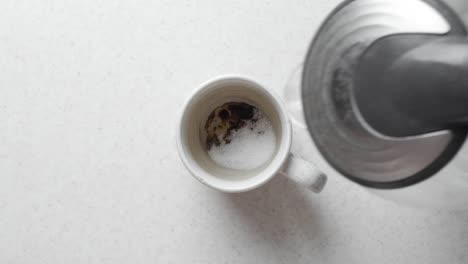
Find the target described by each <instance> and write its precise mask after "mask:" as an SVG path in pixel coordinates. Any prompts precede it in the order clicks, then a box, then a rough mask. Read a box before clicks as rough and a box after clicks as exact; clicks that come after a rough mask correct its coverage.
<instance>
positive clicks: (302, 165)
mask: <svg viewBox="0 0 468 264" xmlns="http://www.w3.org/2000/svg"><path fill="white" fill-rule="evenodd" d="M234 101H235V102H246V103H251V104H254V105H255V106H256V107H258V108H260V109H261V110H262V111H263V112H264V113H265V114H266V115H267V116H268V117H269V119H270V121H271V123H272V126H273V128H274V130H275V134H276V141H277V142H276V151H275V154H274V155H273V157H272V158H271V159H270V161H269V162H267V163H266V164H264V165H263V166H261V167H259V168H256V169H254V170H232V169H226V168H223V167H221V166H219V165H217V164H216V163H215V162H214V161H212V160H211V159H210V157H209V156H208V152H207V149H206V144H204V139H203V136H202V135H203V131H204V127H205V123H206V120H207V119H208V116H209V114H210V113H211V112H212V111H213V110H214V109H215V108H217V107H219V106H221V105H223V104H224V103H228V102H234ZM291 143H292V126H291V122H290V120H289V117H288V114H287V111H286V108H285V107H284V105H283V103H282V102H281V101H280V100H279V99H278V97H276V96H275V95H273V94H272V93H271V92H269V91H267V90H266V89H265V88H264V87H263V86H261V85H259V84H258V83H256V82H254V81H252V80H250V79H248V78H244V77H237V76H225V77H219V78H216V79H214V80H211V81H208V82H207V83H205V84H203V85H201V86H200V87H199V88H198V89H197V90H196V91H195V93H194V94H193V95H192V96H190V98H189V100H188V101H187V102H186V103H185V105H184V106H183V111H182V114H181V117H180V120H179V123H178V135H177V148H178V151H179V155H180V157H181V159H182V161H183V163H184V164H185V166H186V167H187V169H188V170H189V171H190V173H191V174H192V175H193V176H194V177H195V178H196V179H198V180H199V181H200V182H202V183H203V184H205V185H207V186H209V187H212V188H214V189H216V190H219V191H223V192H229V193H238V192H245V191H249V190H252V189H255V188H257V187H260V186H261V185H263V184H265V183H266V182H268V181H269V180H271V179H272V178H273V177H274V176H275V175H278V174H283V175H286V176H288V177H289V178H291V179H292V180H293V181H295V182H296V183H299V184H301V185H303V186H305V187H307V188H309V189H310V190H312V191H314V192H316V193H318V192H320V191H321V190H322V189H323V187H324V186H325V183H326V180H327V178H326V176H325V175H324V174H323V173H321V172H320V171H318V170H317V169H316V168H315V166H314V165H312V164H311V163H309V162H307V161H305V160H302V159H300V158H297V157H294V155H292V154H291V153H290V149H291Z"/></svg>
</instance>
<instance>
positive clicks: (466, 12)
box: [302, 0, 468, 209]
mask: <svg viewBox="0 0 468 264" xmlns="http://www.w3.org/2000/svg"><path fill="white" fill-rule="evenodd" d="M467 28H468V2H466V1H464V0H447V1H445V2H441V1H436V0H351V1H345V2H344V3H343V4H342V5H340V6H339V7H337V8H336V9H335V10H334V11H333V13H332V14H331V15H330V16H329V17H328V19H327V20H326V21H325V22H324V24H323V25H322V27H321V29H320V30H319V32H318V33H317V35H316V37H315V39H314V41H313V43H312V45H311V47H310V49H309V52H308V54H307V57H306V61H305V64H304V68H303V76H302V103H303V108H304V117H305V120H306V123H307V127H308V130H309V132H310V134H311V136H312V138H313V140H314V142H315V145H316V146H317V148H318V149H319V151H320V152H321V154H322V156H323V157H324V158H325V160H326V161H327V162H328V163H329V164H330V165H331V166H332V167H333V168H334V169H336V170H337V171H338V172H339V173H340V174H342V175H343V176H345V177H347V178H349V179H350V180H352V181H355V182H356V183H358V184H361V185H363V186H366V187H369V188H371V189H372V190H373V191H375V192H376V193H378V194H381V195H384V196H386V197H388V198H391V199H393V200H396V201H401V202H404V203H411V204H413V205H424V206H426V205H430V206H434V207H439V208H457V209H468V143H467V135H468V37H467V36H468V34H467Z"/></svg>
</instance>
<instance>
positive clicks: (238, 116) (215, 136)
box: [205, 102, 258, 150]
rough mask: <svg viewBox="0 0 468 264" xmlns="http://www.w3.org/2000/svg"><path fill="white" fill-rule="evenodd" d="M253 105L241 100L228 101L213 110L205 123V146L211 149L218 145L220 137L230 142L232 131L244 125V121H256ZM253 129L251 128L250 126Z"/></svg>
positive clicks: (255, 109)
mask: <svg viewBox="0 0 468 264" xmlns="http://www.w3.org/2000/svg"><path fill="white" fill-rule="evenodd" d="M257 111H258V109H257V108H256V107H255V106H252V105H249V104H247V103H242V102H230V103H226V104H223V105H222V106H220V107H218V108H216V109H215V110H213V112H212V113H211V114H210V116H209V117H208V120H207V121H206V124H205V130H206V133H207V138H206V148H207V149H208V150H210V149H211V147H212V146H213V145H215V146H220V145H221V140H220V139H222V140H223V141H224V142H225V143H226V144H230V143H231V135H232V132H234V131H237V130H239V129H241V128H243V127H245V125H246V121H248V120H250V121H252V123H255V122H257V121H258V119H257V118H256V115H255V114H256V113H257ZM250 129H251V130H253V128H252V127H251V128H250Z"/></svg>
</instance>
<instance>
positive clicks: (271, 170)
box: [176, 74, 292, 193]
mask: <svg viewBox="0 0 468 264" xmlns="http://www.w3.org/2000/svg"><path fill="white" fill-rule="evenodd" d="M235 81H242V82H247V83H249V84H251V85H252V87H254V88H255V89H259V90H261V91H262V92H263V93H265V94H266V95H268V96H269V97H270V98H269V101H271V102H272V105H273V106H274V108H275V110H276V111H277V112H278V115H279V118H280V125H281V130H282V137H281V140H280V142H281V143H280V145H281V146H282V148H280V150H279V151H278V152H277V153H276V154H275V156H274V158H273V160H272V163H271V164H269V165H268V166H267V167H266V168H265V169H264V170H263V171H262V172H260V173H259V174H261V173H265V174H266V175H267V176H265V177H263V178H260V179H259V180H258V181H255V182H253V183H252V184H250V185H247V186H244V187H234V186H229V187H226V186H219V185H215V184H213V183H211V182H209V181H207V180H205V178H204V176H203V175H204V174H206V175H210V174H209V173H208V172H206V171H204V170H200V169H199V168H194V167H193V165H192V164H191V162H190V161H189V159H188V157H187V156H188V155H189V154H188V153H187V146H183V143H182V142H181V141H182V137H183V131H182V127H183V125H184V123H185V122H184V117H185V116H186V115H187V109H188V107H189V106H190V104H191V103H192V101H193V100H194V98H196V96H197V95H198V94H200V93H202V92H203V91H205V90H206V89H209V88H213V87H212V86H213V85H215V84H216V83H219V82H235ZM218 89H222V87H220V88H218ZM176 143H177V150H178V152H179V157H180V159H181V160H182V163H183V164H184V166H185V167H186V168H187V170H188V171H189V172H190V174H191V175H192V176H193V177H194V178H195V179H197V180H198V181H200V182H201V183H203V184H204V185H206V186H208V187H210V188H213V189H216V190H219V191H222V192H226V193H240V192H247V191H250V190H253V189H256V188H258V187H260V186H262V185H264V184H265V183H267V182H268V181H270V180H271V179H272V178H273V177H275V176H276V175H277V174H278V173H279V172H280V170H281V168H282V167H283V165H284V163H285V162H286V160H287V158H288V156H289V153H290V150H291V145H292V124H291V120H290V118H289V115H288V113H287V111H286V107H285V105H284V103H283V102H282V100H281V99H280V98H279V97H278V96H277V95H276V94H275V93H274V92H273V91H269V90H268V89H266V88H265V86H264V85H262V84H260V83H258V82H256V81H254V80H253V79H251V78H249V77H246V76H242V75H237V74H227V75H221V76H218V77H215V78H212V79H209V80H208V81H205V82H203V83H202V84H201V85H199V86H198V87H197V88H196V89H195V90H194V91H193V92H192V93H191V94H190V95H189V97H188V98H187V99H186V101H185V102H184V104H183V106H182V111H181V113H180V115H179V118H178V123H177V140H176ZM284 146H286V147H284ZM206 175H205V176H206ZM249 179H250V178H249Z"/></svg>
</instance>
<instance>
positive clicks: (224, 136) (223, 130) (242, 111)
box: [205, 102, 276, 170]
mask: <svg viewBox="0 0 468 264" xmlns="http://www.w3.org/2000/svg"><path fill="white" fill-rule="evenodd" d="M205 130H206V133H207V137H206V148H207V151H208V155H209V156H210V158H211V159H212V160H213V161H214V162H215V163H216V164H217V165H219V166H221V167H224V168H226V169H233V170H254V169H256V168H259V167H261V166H263V165H265V164H266V163H268V162H269V161H270V160H271V158H272V157H273V155H274V154H275V151H276V134H275V130H274V128H273V126H272V124H271V121H270V119H269V118H268V116H267V115H265V113H263V111H262V110H260V109H259V108H257V107H255V106H253V105H250V104H247V103H243V102H230V103H226V104H223V105H222V106H219V107H217V108H216V109H215V110H213V112H212V113H211V114H210V116H209V117H208V120H207V121H206V124H205Z"/></svg>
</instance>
